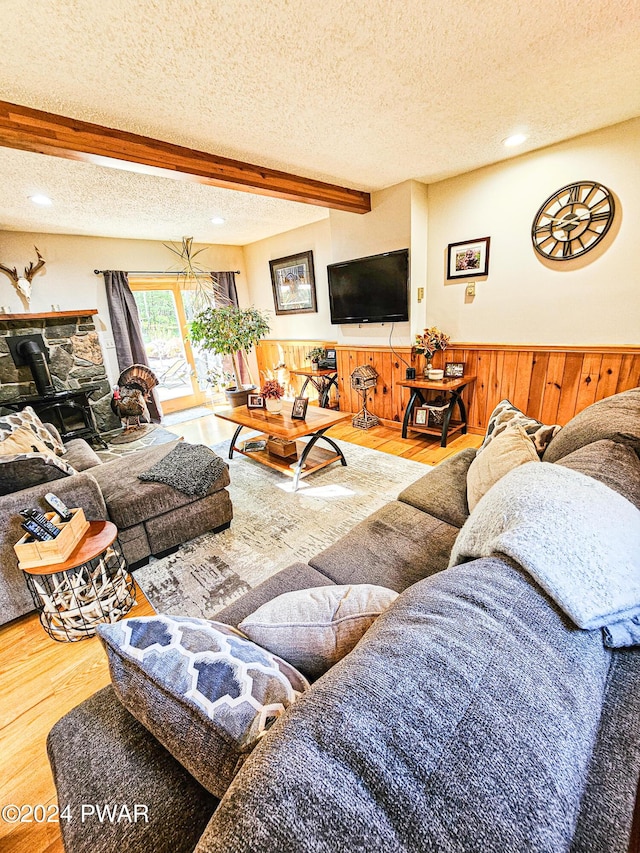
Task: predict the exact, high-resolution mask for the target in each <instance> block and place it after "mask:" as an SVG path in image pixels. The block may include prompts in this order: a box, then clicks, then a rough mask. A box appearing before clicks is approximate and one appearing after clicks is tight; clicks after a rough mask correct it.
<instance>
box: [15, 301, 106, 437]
mask: <svg viewBox="0 0 640 853" xmlns="http://www.w3.org/2000/svg"><path fill="white" fill-rule="evenodd" d="M33 334H41V335H42V337H43V338H44V342H45V344H46V346H47V349H48V350H49V370H50V371H51V377H52V379H53V384H54V386H55V389H56V391H63V390H72V389H76V388H82V387H83V386H84V385H89V384H92V383H98V384H99V385H100V387H99V388H98V389H97V390H95V391H93V392H92V393H91V394H90V397H89V399H90V401H91V408H92V411H93V413H94V415H95V418H96V422H97V424H98V429H99V430H100V431H101V432H104V431H106V430H110V429H115V428H116V427H118V426H120V421H119V420H118V418H117V417H116V416H115V415H114V414H113V412H112V411H111V406H110V404H111V385H110V383H109V380H108V379H107V374H106V372H105V369H104V358H103V355H102V348H101V346H100V340H99V338H98V333H97V331H96V327H95V324H94V322H93V316H92V314H81V313H79V314H78V315H77V316H69V315H68V314H65V315H59V316H56V315H49V316H46V317H42V316H39V317H38V316H34V317H29V315H28V314H23V315H20V316H19V317H16V318H11V319H8V318H4V319H1V318H0V408H1V407H2V403H3V402H5V401H7V402H8V401H10V400H15V399H16V398H17V397H22V396H28V395H30V394H37V389H36V386H35V382H34V381H33V376H32V375H31V370H30V368H29V367H16V366H15V364H14V363H13V359H12V358H11V355H10V353H9V345H8V343H7V339H8V338H9V337H11V336H13V335H33Z"/></svg>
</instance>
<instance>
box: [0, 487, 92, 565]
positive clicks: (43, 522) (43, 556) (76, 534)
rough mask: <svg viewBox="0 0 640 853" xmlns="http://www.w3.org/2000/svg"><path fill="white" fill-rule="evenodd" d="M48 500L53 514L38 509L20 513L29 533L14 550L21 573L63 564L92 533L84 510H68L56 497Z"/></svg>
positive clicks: (50, 496) (52, 496)
mask: <svg viewBox="0 0 640 853" xmlns="http://www.w3.org/2000/svg"><path fill="white" fill-rule="evenodd" d="M45 500H46V501H47V503H48V504H49V506H50V507H51V508H52V512H41V511H40V510H39V509H23V510H21V512H20V515H21V516H22V518H23V519H24V520H23V522H22V527H23V529H24V530H25V531H26V532H25V534H24V536H23V537H22V539H20V541H19V542H17V543H16V544H15V545H14V546H13V548H14V551H15V552H16V556H17V557H18V560H19V564H20V565H19V567H20V568H21V569H35V568H39V567H40V566H51V565H55V564H56V563H64V562H65V560H67V559H68V558H69V556H70V555H71V553H72V552H73V550H74V549H75V547H76V546H77V545H78V543H79V542H80V540H81V539H82V537H83V536H84V534H85V533H86V531H87V530H88V529H89V522H88V521H87V519H86V518H85V515H84V510H83V509H82V508H80V507H77V508H75V509H68V508H67V507H66V506H65V505H64V504H63V503H62V501H61V500H60V499H59V498H58V497H57V496H56V495H54V494H48V495H46V496H45Z"/></svg>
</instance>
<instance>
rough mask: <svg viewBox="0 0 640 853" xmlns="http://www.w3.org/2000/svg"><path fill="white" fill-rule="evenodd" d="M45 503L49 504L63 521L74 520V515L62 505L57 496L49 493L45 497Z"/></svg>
mask: <svg viewBox="0 0 640 853" xmlns="http://www.w3.org/2000/svg"><path fill="white" fill-rule="evenodd" d="M44 499H45V501H46V502H47V503H48V504H49V506H50V507H51V509H52V510H53V511H54V512H57V513H58V515H59V516H60V518H61V519H62V520H63V521H70V520H71V518H73V513H72V512H71V510H70V509H69V507H68V506H66V505H65V504H63V503H62V501H61V500H60V498H59V497H58V496H57V495H54V494H53V493H52V492H49V493H48V494H46V495H45V496H44Z"/></svg>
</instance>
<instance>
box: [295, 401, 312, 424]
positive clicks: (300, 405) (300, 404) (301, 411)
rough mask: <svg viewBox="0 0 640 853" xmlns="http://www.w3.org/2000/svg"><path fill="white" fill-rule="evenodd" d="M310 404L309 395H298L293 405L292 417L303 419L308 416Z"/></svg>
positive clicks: (298, 419) (297, 419)
mask: <svg viewBox="0 0 640 853" xmlns="http://www.w3.org/2000/svg"><path fill="white" fill-rule="evenodd" d="M308 405H309V398H308V397H296V398H295V399H294V401H293V406H292V407H291V419H292V420H294V421H303V420H304V419H305V418H306V416H307V406H308Z"/></svg>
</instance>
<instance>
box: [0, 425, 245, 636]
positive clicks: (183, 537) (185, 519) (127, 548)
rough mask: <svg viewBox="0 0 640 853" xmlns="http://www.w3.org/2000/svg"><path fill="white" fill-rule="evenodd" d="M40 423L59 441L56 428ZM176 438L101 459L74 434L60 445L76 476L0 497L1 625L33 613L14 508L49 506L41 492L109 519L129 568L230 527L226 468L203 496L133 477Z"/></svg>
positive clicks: (91, 516) (91, 515) (95, 517)
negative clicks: (20, 558) (17, 549)
mask: <svg viewBox="0 0 640 853" xmlns="http://www.w3.org/2000/svg"><path fill="white" fill-rule="evenodd" d="M44 426H45V427H46V428H47V429H49V430H50V431H52V432H54V433H55V434H57V436H58V439H59V434H58V433H57V431H56V430H55V427H53V426H52V425H51V424H45V425H44ZM177 443H178V439H176V440H175V441H171V442H167V443H165V444H159V445H155V446H150V447H145V448H143V449H142V450H138V451H135V452H133V453H129V454H126V455H124V456H122V457H121V458H119V459H114V460H113V461H111V462H106V463H102V461H101V460H100V458H99V457H98V456H97V454H96V453H95V452H94V450H92V448H91V447H90V446H89V445H88V444H87V442H86V441H84V439H81V438H76V439H73V440H72V441H69V442H68V443H66V444H65V445H64V447H65V453H64V455H63V456H62V457H61V458H62V459H63V460H64V461H65V462H68V463H69V464H70V465H71V466H72V467H73V468H74V469H75V470H76V471H77V472H78V473H76V474H73V475H72V476H63V477H61V478H60V479H56V480H52V481H49V482H46V483H41V484H39V485H35V486H31V487H30V488H26V489H21V490H19V491H15V492H12V493H11V494H6V495H2V496H0V624H5V623H6V622H9V621H11V620H12V619H16V618H17V617H18V616H23V615H24V614H25V613H29V612H30V611H31V610H33V602H32V600H31V596H30V595H29V592H28V590H27V586H26V584H25V581H24V577H23V575H22V572H21V571H20V569H19V568H18V560H17V558H16V555H15V551H14V550H13V546H14V544H15V543H16V542H17V541H18V540H19V539H20V537H21V535H22V533H23V531H22V530H21V528H20V523H21V521H22V519H21V517H20V516H19V515H18V513H19V511H20V510H21V509H24V508H26V507H36V506H37V507H40V508H41V509H43V510H48V509H50V508H49V507H48V506H47V504H46V503H45V501H44V495H45V494H47V492H53V493H54V494H56V495H57V496H58V497H59V498H61V500H62V501H64V503H66V504H67V505H68V506H71V507H76V506H79V507H82V508H83V509H84V512H85V515H86V517H87V518H88V519H89V520H91V521H99V520H102V519H108V520H110V521H113V523H114V524H115V525H116V526H117V527H118V531H119V532H118V536H119V540H120V543H121V545H122V549H123V551H124V555H125V557H126V559H127V562H128V563H129V565H132V564H136V563H140V562H142V561H144V560H145V559H147V558H148V557H149V556H150V555H152V554H161V553H162V552H164V551H167V550H168V549H170V548H173V547H175V546H176V545H180V544H182V543H183V542H187V541H189V540H190V539H193V538H194V537H195V536H199V535H200V534H201V533H205V532H206V531H208V530H217V529H222V528H224V527H228V526H229V523H230V522H231V519H232V517H233V509H232V506H231V500H230V498H229V493H228V492H227V490H226V488H225V487H226V486H228V485H229V474H228V471H226V470H225V471H224V473H223V475H222V476H221V477H220V478H219V479H218V481H217V482H216V483H214V485H213V486H211V488H210V489H209V493H208V494H207V495H205V497H203V498H193V497H189V496H187V495H185V494H184V493H183V492H179V491H177V490H176V489H173V488H171V487H170V486H166V485H163V484H162V483H150V482H142V481H141V480H138V474H141V473H143V472H144V471H146V470H147V469H149V468H150V467H151V466H152V465H154V464H155V463H156V462H158V461H159V460H160V459H162V458H163V457H164V456H166V454H167V453H169V452H170V451H171V449H172V448H173V447H175V445H176V444H177Z"/></svg>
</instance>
